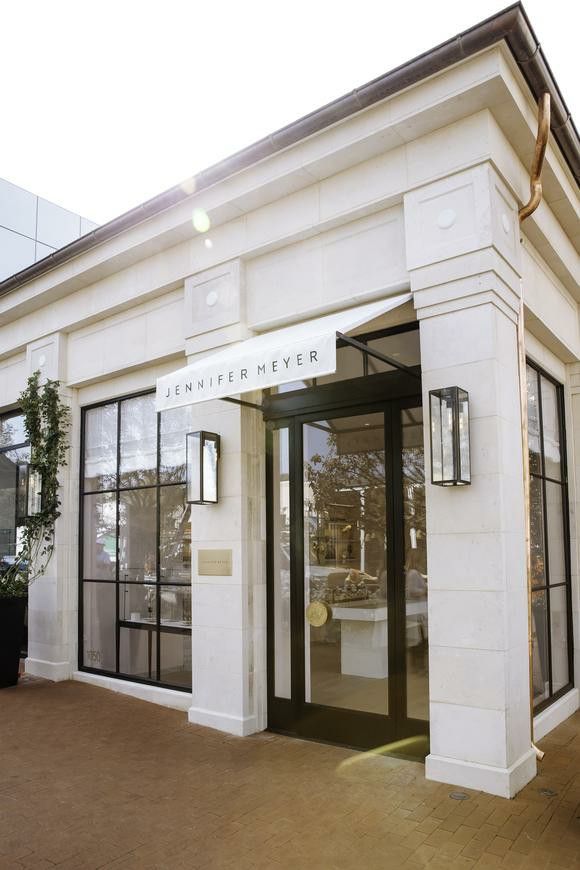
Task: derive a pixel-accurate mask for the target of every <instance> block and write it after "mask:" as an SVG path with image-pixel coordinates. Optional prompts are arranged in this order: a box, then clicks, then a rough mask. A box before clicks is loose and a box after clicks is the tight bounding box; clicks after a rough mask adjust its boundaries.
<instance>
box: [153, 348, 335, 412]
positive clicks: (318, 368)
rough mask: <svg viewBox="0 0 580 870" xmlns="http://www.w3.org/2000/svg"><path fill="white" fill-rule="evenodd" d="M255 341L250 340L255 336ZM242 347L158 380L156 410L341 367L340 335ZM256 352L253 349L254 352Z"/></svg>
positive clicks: (232, 393) (314, 374)
mask: <svg viewBox="0 0 580 870" xmlns="http://www.w3.org/2000/svg"><path fill="white" fill-rule="evenodd" d="M250 341H251V340H250ZM249 343H250V342H244V343H242V344H241V345H239V355H238V356H237V357H236V358H235V359H234V358H227V359H223V358H222V357H221V355H220V354H216V355H215V356H216V359H215V361H214V360H213V359H212V357H211V356H210V357H207V359H205V360H200V361H199V362H197V363H195V364H194V365H191V366H187V367H186V368H183V369H180V370H179V371H177V372H173V373H172V374H170V375H166V376H165V377H163V378H160V379H159V380H158V382H157V410H158V411H164V410H166V409H167V408H179V407H180V406H182V405H192V404H195V403H197V402H205V401H207V400H208V399H220V398H224V397H225V396H233V395H236V394H237V393H246V392H249V391H250V390H258V389H263V388H266V387H274V386H277V385H279V384H288V383H291V382H292V381H303V380H306V379H309V378H316V377H321V376H322V375H328V374H331V372H334V371H336V333H331V334H326V335H314V336H311V337H310V338H304V339H302V340H301V341H297V342H294V343H292V344H289V345H287V346H286V347H270V348H265V349H263V350H261V351H260V350H259V352H258V353H256V352H255V350H256V349H255V348H251V347H249V348H248V347H246V348H245V349H244V344H249ZM251 351H253V352H251Z"/></svg>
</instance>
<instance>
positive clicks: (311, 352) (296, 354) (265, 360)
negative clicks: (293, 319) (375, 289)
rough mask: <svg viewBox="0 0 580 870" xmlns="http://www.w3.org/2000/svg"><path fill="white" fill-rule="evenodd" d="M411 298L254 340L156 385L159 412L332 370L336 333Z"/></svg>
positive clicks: (371, 305)
mask: <svg viewBox="0 0 580 870" xmlns="http://www.w3.org/2000/svg"><path fill="white" fill-rule="evenodd" d="M410 299H411V294H410V293H405V294H403V295H400V296H391V297H390V298H389V299H381V300H379V301H376V302H367V303H366V304H365V305H358V306H356V307H355V308H348V309H346V310H344V311H338V312H335V313H333V314H326V315H324V316H323V317H318V318H315V319H313V320H306V321H303V322H301V323H295V324H293V325H292V326H286V327H284V328H282V329H276V330H274V331H272V332H266V333H262V334H261V335H255V336H253V337H252V338H248V339H246V341H242V342H240V343H239V344H233V345H228V347H226V348H224V349H223V350H221V351H217V352H216V353H213V354H211V355H210V356H207V357H204V358H203V359H200V360H197V361H196V362H194V363H192V364H191V365H189V366H186V367H185V368H182V369H178V371H176V372H172V373H171V374H170V375H165V377H162V378H159V379H158V381H157V396H156V407H157V410H158V411H166V410H168V409H169V408H179V407H181V406H183V405H194V404H196V403H197V402H206V401H208V400H209V399H223V398H225V397H226V396H235V395H238V394H239V393H248V392H250V391H251V390H260V389H265V388H266V387H275V386H279V385H280V384H288V383H291V382H292V381H305V380H310V379H311V378H317V377H322V375H329V374H332V372H335V371H336V334H337V332H341V333H344V334H347V333H348V332H350V331H351V330H353V329H357V328H358V327H359V326H362V325H364V324H366V323H369V322H370V321H372V320H373V319H374V318H377V317H380V316H381V315H383V314H385V313H386V312H387V311H391V310H392V309H393V308H397V307H398V306H399V305H403V304H404V303H405V302H408V301H409V300H410Z"/></svg>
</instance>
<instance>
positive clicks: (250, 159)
mask: <svg viewBox="0 0 580 870" xmlns="http://www.w3.org/2000/svg"><path fill="white" fill-rule="evenodd" d="M501 40H505V41H506V43H507V45H508V47H509V49H510V51H511V53H512V55H513V57H514V59H515V61H516V63H517V64H518V67H519V68H520V70H521V72H522V75H523V76H524V79H525V80H526V83H527V84H528V87H529V88H530V90H531V92H532V94H533V96H534V98H535V99H536V100H537V99H539V97H540V96H541V95H542V94H543V93H545V92H546V91H547V92H548V93H549V94H550V97H551V104H552V109H551V124H550V128H551V132H552V135H553V137H554V139H555V140H556V142H557V143H558V145H559V146H560V150H561V151H562V154H563V156H564V159H565V160H566V163H567V164H568V166H569V167H570V170H571V172H572V174H573V175H574V178H575V179H576V183H577V184H579V185H580V139H579V136H578V131H577V129H576V126H575V124H574V122H573V120H572V116H571V115H570V112H569V111H568V107H567V106H566V103H565V101H564V98H563V96H562V94H561V92H560V89H559V87H558V84H557V82H556V80H555V78H554V76H553V75H552V71H551V69H550V66H549V64H548V62H547V60H546V58H545V57H544V54H543V52H542V49H541V47H540V44H539V42H538V40H537V37H536V35H535V33H534V30H533V28H532V25H531V23H530V20H529V18H528V16H527V14H526V11H525V9H524V7H523V5H522V3H519V2H518V3H514V4H513V5H512V6H508V7H507V8H506V9H503V10H502V11H500V12H498V13H496V14H495V15H492V16H490V17H489V18H487V19H485V20H484V21H482V22H480V23H479V24H476V25H474V26H473V27H471V28H469V29H468V30H465V31H464V32H463V33H460V34H458V35H457V36H454V37H452V38H451V39H449V40H447V41H446V42H443V43H441V44H440V45H438V46H436V47H435V48H433V49H430V50H429V51H426V52H424V53H423V54H420V55H418V56H417V57H415V58H413V59H412V60H410V61H407V62H406V63H404V64H402V65H401V66H398V67H395V69H393V70H391V71H390V72H388V73H385V74H384V75H382V76H379V77H378V78H376V79H373V81H371V82H368V83H367V84H365V85H362V86H361V87H359V88H355V89H354V90H353V91H351V92H350V93H348V94H345V95H344V96H342V97H338V99H336V100H333V101H332V102H331V103H328V104H327V105H325V106H322V108H320V109H316V110H315V111H313V112H310V113H309V114H308V115H305V116H304V117H302V118H299V119H298V120H297V121H293V122H292V123H291V124H288V125H287V126H285V127H282V128H281V129H279V130H277V131H276V132H274V133H272V134H270V135H269V136H266V137H264V138H263V139H260V140H258V141H257V142H254V143H253V144H252V145H249V146H248V147H246V148H244V149H242V150H241V151H237V152H236V153H234V154H232V155H231V156H230V157H226V158H225V159H224V160H221V161H220V162H219V163H216V164H214V165H212V166H210V167H208V168H207V169H204V170H202V171H201V172H199V173H198V174H197V175H195V176H193V179H192V181H193V184H192V187H193V189H194V190H195V193H198V192H199V191H201V190H204V189H207V188H208V187H210V186H211V185H213V184H216V183H217V182H219V181H223V180H224V179H225V178H227V177H229V176H231V175H233V174H234V173H236V172H240V171H241V170H243V169H247V168H248V167H250V166H252V165H253V164H254V163H258V162H259V161H260V160H263V159H265V158H267V157H270V156H272V155H274V154H276V153H277V152H279V151H282V150H283V149H284V148H288V147H290V146H292V145H295V144H296V143H297V142H299V141H301V140H302V139H305V138H306V137H307V136H312V135H313V134H315V133H318V132H319V131H321V130H324V129H325V128H326V127H329V126H331V125H332V124H335V123H337V122H339V121H342V120H344V119H345V118H348V117H349V116H350V115H354V114H355V113H356V112H360V111H361V110H363V109H366V108H368V107H369V106H372V105H373V104H374V103H378V102H379V101H381V100H384V99H385V98H387V97H390V96H393V95H394V94H396V93H398V92H399V91H402V90H403V89H405V88H408V87H410V86H411V85H414V84H417V83H418V82H420V81H422V80H423V79H426V78H428V77H429V76H432V75H434V74H436V73H438V72H442V71H443V70H444V69H446V68H447V67H450V66H452V65H453V64H455V63H458V62H460V61H461V60H465V59H467V58H468V57H471V56H472V55H474V54H476V53H477V52H479V51H482V50H484V49H486V48H489V47H490V46H492V45H494V44H496V43H498V42H501ZM187 186H189V185H187ZM189 196H191V193H188V192H187V191H186V190H185V188H184V185H182V184H177V185H175V186H174V187H171V188H169V190H166V191H164V192H163V193H160V194H158V195H157V196H155V197H153V198H152V199H149V200H147V201H146V202H144V203H142V204H141V205H138V206H136V207H135V208H133V209H130V210H129V211H127V212H124V213H123V214H121V215H119V217H116V218H113V219H112V220H111V221H108V222H107V223H106V224H103V225H102V226H100V227H97V229H95V230H92V231H91V232H90V233H87V234H86V235H85V236H81V237H80V238H79V239H75V240H74V241H73V242H71V243H70V244H68V245H65V247H63V248H59V249H58V250H57V251H55V252H54V253H53V254H50V255H49V256H48V257H45V258H44V259H42V260H39V261H38V262H36V263H33V264H32V265H30V266H27V267H26V268H25V269H22V270H21V271H20V272H16V273H15V274H14V275H11V276H10V277H9V278H6V279H5V280H4V281H1V282H0V296H5V295H6V294H7V293H10V292H11V291H12V290H16V289H17V288H18V287H21V286H22V285H23V284H26V283H27V282H28V281H31V280H33V279H34V278H37V277H39V276H40V275H42V274H44V273H45V272H48V271H50V270H52V269H54V268H56V267H57V266H60V265H61V264H62V263H66V262H67V261H69V260H71V259H73V258H74V257H76V256H78V255H79V254H81V253H83V252H85V251H87V250H89V249H90V248H92V247H95V246H96V245H98V244H100V243H102V242H105V241H108V240H109V239H112V238H114V237H115V236H117V235H119V234H120V233H122V232H123V231H125V230H127V229H129V228H131V227H133V226H136V225H137V224H139V223H141V222H142V221H145V220H147V219H148V218H151V217H153V216H154V215H156V214H159V213H161V212H162V211H165V210H166V209H168V208H170V207H171V206H173V205H176V204H177V203H179V202H182V201H183V200H184V199H187V198H188V197H189Z"/></svg>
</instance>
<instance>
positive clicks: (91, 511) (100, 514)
mask: <svg viewBox="0 0 580 870" xmlns="http://www.w3.org/2000/svg"><path fill="white" fill-rule="evenodd" d="M83 576H84V579H85V580H115V579H116V577H117V500H116V498H115V495H114V494H113V493H109V492H107V493H102V494H100V493H98V494H94V495H93V494H91V495H86V496H85V497H84V500H83Z"/></svg>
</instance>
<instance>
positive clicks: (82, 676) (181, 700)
mask: <svg viewBox="0 0 580 870" xmlns="http://www.w3.org/2000/svg"><path fill="white" fill-rule="evenodd" d="M72 679H73V680H78V682H79V683H89V684H90V685H91V686H99V687H100V688H102V689H109V691H111V692H118V693H119V694H120V695H130V696H131V697H132V698H139V700H141V701H149V702H150V703H152V704H159V706H160V707H171V708H172V709H173V710H183V711H184V712H185V711H186V710H189V707H190V705H191V694H190V693H189V692H179V691H177V689H164V688H163V687H162V686H148V685H146V684H145V683H132V682H130V681H129V680H116V679H115V678H114V677H104V676H101V674H88V673H85V672H84V671H75V672H74V673H73V675H72Z"/></svg>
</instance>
